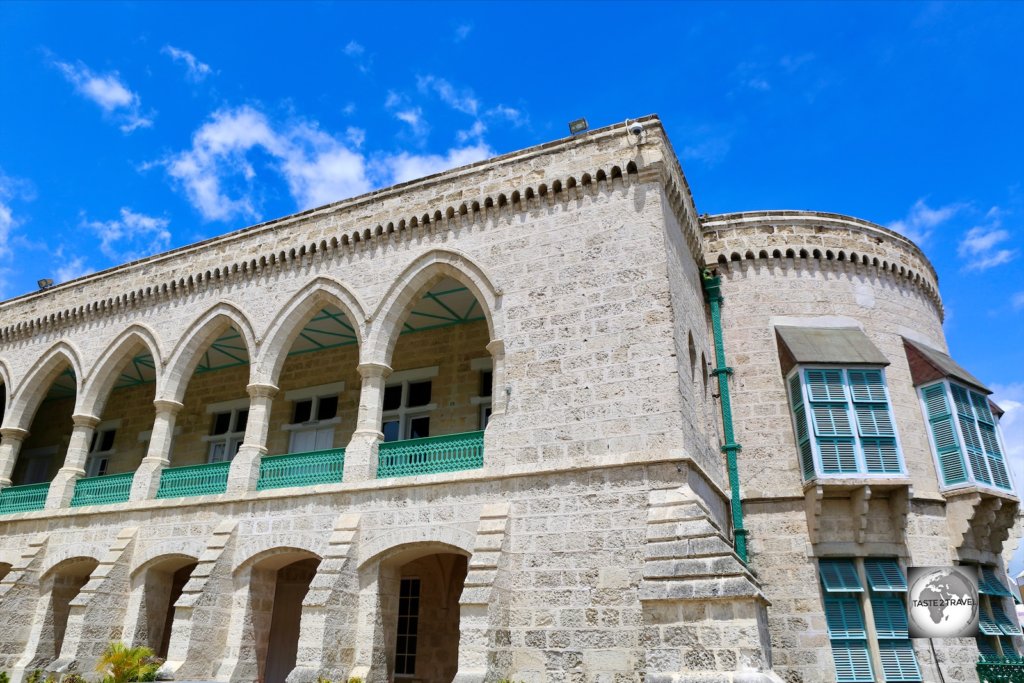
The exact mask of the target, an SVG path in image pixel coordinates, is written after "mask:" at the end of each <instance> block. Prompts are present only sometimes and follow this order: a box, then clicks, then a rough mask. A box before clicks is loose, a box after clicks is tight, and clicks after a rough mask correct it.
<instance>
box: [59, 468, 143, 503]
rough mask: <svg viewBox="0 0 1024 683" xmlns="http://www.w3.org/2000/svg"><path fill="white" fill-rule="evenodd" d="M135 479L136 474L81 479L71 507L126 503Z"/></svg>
mask: <svg viewBox="0 0 1024 683" xmlns="http://www.w3.org/2000/svg"><path fill="white" fill-rule="evenodd" d="M134 477H135V473H134V472H125V473H123V474H106V475H103V476H101V477H86V478H84V479H79V480H78V481H77V482H75V495H74V496H72V497H71V507H73V508H77V507H82V506H84V505H112V504H114V503H124V502H126V501H127V500H128V495H129V494H130V493H131V492H132V479H133V478H134Z"/></svg>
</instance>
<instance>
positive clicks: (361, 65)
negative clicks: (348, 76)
mask: <svg viewBox="0 0 1024 683" xmlns="http://www.w3.org/2000/svg"><path fill="white" fill-rule="evenodd" d="M341 51H342V52H344V53H345V56H347V57H348V58H349V59H351V60H352V61H353V62H355V65H356V67H357V68H358V69H359V70H360V71H361V72H362V73H364V74H365V73H369V72H370V66H371V65H372V64H373V55H368V54H366V48H365V47H363V46H362V45H361V44H359V43H357V42H356V41H354V40H350V41H348V44H347V45H346V46H345V47H344V48H342V50H341Z"/></svg>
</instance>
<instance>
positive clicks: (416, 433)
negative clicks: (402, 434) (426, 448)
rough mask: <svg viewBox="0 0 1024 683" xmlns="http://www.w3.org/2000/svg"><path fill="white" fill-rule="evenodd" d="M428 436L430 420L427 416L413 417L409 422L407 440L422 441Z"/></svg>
mask: <svg viewBox="0 0 1024 683" xmlns="http://www.w3.org/2000/svg"><path fill="white" fill-rule="evenodd" d="M426 436H430V418H429V417H427V416H425V415H424V416H423V417H414V418H412V419H410V420H409V438H410V439H422V438H423V437H426Z"/></svg>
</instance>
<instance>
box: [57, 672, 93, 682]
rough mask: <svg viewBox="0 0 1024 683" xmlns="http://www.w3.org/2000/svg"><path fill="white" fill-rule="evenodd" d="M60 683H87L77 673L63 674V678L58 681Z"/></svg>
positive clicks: (83, 677)
mask: <svg viewBox="0 0 1024 683" xmlns="http://www.w3.org/2000/svg"><path fill="white" fill-rule="evenodd" d="M60 683H88V682H87V681H86V680H85V676H83V675H82V674H79V673H70V674H65V675H64V678H62V679H60Z"/></svg>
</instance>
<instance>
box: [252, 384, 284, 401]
mask: <svg viewBox="0 0 1024 683" xmlns="http://www.w3.org/2000/svg"><path fill="white" fill-rule="evenodd" d="M245 390H246V391H248V392H249V398H274V396H276V395H277V391H278V389H277V387H276V386H274V385H273V384H261V383H259V382H254V383H253V384H250V385H248V386H246V387H245Z"/></svg>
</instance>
